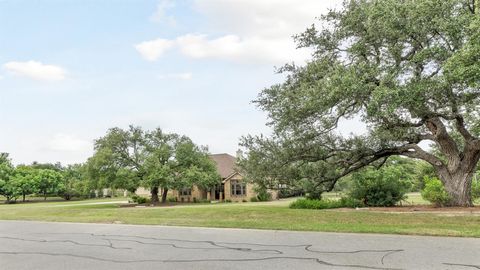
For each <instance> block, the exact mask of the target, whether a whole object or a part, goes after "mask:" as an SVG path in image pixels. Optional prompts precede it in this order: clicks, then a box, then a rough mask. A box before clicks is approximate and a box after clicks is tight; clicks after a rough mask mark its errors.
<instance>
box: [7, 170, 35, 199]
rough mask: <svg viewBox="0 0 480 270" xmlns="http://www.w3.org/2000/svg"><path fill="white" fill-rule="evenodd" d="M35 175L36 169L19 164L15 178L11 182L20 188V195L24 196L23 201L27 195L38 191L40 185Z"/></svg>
mask: <svg viewBox="0 0 480 270" xmlns="http://www.w3.org/2000/svg"><path fill="white" fill-rule="evenodd" d="M35 177H36V171H35V169H33V168H31V167H28V166H18V167H17V168H16V169H15V171H14V175H13V178H12V179H11V181H12V183H11V184H12V185H14V186H16V187H17V188H18V189H19V191H20V195H22V197H23V201H25V197H26V196H27V195H30V194H33V193H36V192H37V190H38V186H37V181H36V178H35Z"/></svg>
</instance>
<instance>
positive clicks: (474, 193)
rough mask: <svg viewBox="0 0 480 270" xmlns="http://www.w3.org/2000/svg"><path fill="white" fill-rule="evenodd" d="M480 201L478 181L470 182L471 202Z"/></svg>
mask: <svg viewBox="0 0 480 270" xmlns="http://www.w3.org/2000/svg"><path fill="white" fill-rule="evenodd" d="M476 199H480V181H478V180H477V181H473V182H472V200H476Z"/></svg>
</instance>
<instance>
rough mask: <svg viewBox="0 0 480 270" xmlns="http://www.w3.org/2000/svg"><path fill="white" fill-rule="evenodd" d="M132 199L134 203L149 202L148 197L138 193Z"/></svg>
mask: <svg viewBox="0 0 480 270" xmlns="http://www.w3.org/2000/svg"><path fill="white" fill-rule="evenodd" d="M131 199H132V201H133V202H134V203H138V204H145V203H147V198H145V197H142V196H138V195H133V196H131Z"/></svg>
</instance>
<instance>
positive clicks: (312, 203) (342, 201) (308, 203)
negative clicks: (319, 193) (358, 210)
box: [290, 198, 364, 209]
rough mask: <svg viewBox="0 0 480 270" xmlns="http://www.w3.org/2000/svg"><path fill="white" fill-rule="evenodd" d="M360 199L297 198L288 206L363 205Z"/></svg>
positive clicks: (296, 207)
mask: <svg viewBox="0 0 480 270" xmlns="http://www.w3.org/2000/svg"><path fill="white" fill-rule="evenodd" d="M363 206H364V204H363V203H362V202H361V201H358V200H355V199H353V198H341V199H340V200H328V199H321V200H312V199H298V200H296V201H294V202H292V203H291V204H290V208H294V209H333V208H343V207H348V208H355V207H363Z"/></svg>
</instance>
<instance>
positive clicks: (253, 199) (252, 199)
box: [250, 197, 258, 202]
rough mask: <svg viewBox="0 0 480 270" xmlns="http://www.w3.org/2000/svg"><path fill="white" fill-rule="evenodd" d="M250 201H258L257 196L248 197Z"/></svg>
mask: <svg viewBox="0 0 480 270" xmlns="http://www.w3.org/2000/svg"><path fill="white" fill-rule="evenodd" d="M250 201H251V202H258V198H257V197H252V198H250Z"/></svg>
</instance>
